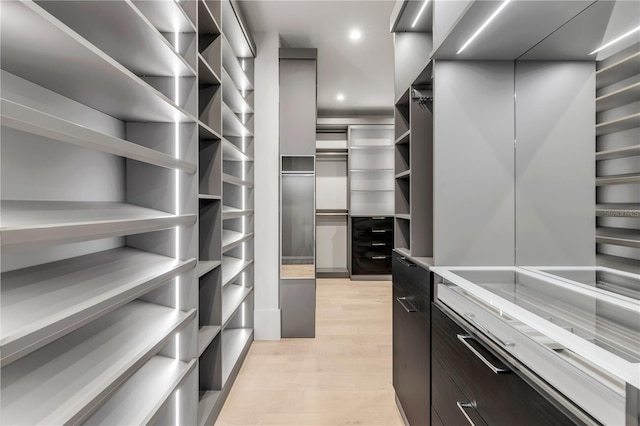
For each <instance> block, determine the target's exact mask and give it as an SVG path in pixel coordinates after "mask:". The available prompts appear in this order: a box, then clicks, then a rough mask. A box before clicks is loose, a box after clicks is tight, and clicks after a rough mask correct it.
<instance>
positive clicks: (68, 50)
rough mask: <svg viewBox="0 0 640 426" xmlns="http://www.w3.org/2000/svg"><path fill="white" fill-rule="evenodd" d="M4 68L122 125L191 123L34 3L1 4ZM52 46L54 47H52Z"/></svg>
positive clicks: (181, 111)
mask: <svg viewBox="0 0 640 426" xmlns="http://www.w3.org/2000/svg"><path fill="white" fill-rule="evenodd" d="M2 14H3V25H2V30H1V34H0V36H1V37H2V38H3V39H4V40H20V42H19V43H4V44H3V46H2V68H3V69H4V70H5V71H8V72H10V73H12V74H16V75H19V76H20V77H22V78H24V79H26V80H29V81H31V82H33V83H35V84H38V85H40V86H43V87H45V88H48V89H51V90H54V91H55V92H57V93H59V94H61V95H63V96H66V97H68V98H71V99H73V100H76V101H78V102H80V103H82V104H85V105H87V106H89V107H91V108H94V109H96V110H98V111H102V112H104V113H105V114H108V115H111V116H113V117H115V118H118V119H121V120H124V121H152V122H175V121H180V122H184V121H195V119H194V118H193V117H192V116H191V115H190V114H189V113H187V112H186V111H185V110H184V109H183V108H181V107H179V106H178V105H176V104H175V103H174V102H173V101H172V100H171V99H169V98H167V97H166V96H165V95H163V94H162V93H160V92H158V91H157V90H155V89H154V88H152V87H151V86H150V85H148V84H147V83H145V82H144V81H142V80H141V79H140V78H139V77H138V76H136V75H135V74H134V73H133V72H131V71H129V70H128V69H127V68H125V67H124V66H122V65H121V64H119V63H118V62H117V61H115V60H114V59H113V58H111V57H109V56H108V55H106V54H105V53H104V52H102V51H101V50H99V49H98V48H96V47H95V46H93V45H92V44H91V43H89V42H88V41H87V40H85V39H84V38H82V37H80V36H79V35H78V34H77V33H75V32H74V31H72V30H71V29H69V28H68V27H67V26H66V25H64V24H62V23H61V22H60V21H58V20H57V19H56V18H54V17H53V16H51V15H50V14H49V13H48V12H46V11H45V10H44V9H42V8H41V7H40V6H38V5H37V4H35V3H33V2H30V1H29V2H3V3H2ZM51 46H55V49H52V48H51Z"/></svg>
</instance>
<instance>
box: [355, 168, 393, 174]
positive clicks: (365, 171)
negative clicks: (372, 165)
mask: <svg viewBox="0 0 640 426" xmlns="http://www.w3.org/2000/svg"><path fill="white" fill-rule="evenodd" d="M351 172H353V173H375V172H395V169H351Z"/></svg>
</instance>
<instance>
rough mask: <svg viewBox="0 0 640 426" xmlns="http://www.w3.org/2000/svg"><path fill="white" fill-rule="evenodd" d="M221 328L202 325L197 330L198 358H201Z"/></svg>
mask: <svg viewBox="0 0 640 426" xmlns="http://www.w3.org/2000/svg"><path fill="white" fill-rule="evenodd" d="M221 329H222V327H220V326H219V325H204V326H202V327H200V329H199V330H198V356H201V355H202V354H203V353H204V351H205V350H206V349H207V348H208V347H209V345H210V344H211V342H213V339H215V338H216V336H217V335H218V334H220V330H221Z"/></svg>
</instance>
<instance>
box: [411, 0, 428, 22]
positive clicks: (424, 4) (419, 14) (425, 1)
mask: <svg viewBox="0 0 640 426" xmlns="http://www.w3.org/2000/svg"><path fill="white" fill-rule="evenodd" d="M427 3H429V0H424V3H422V7H421V8H420V10H419V11H418V14H417V15H416V19H414V20H413V24H411V28H413V27H415V26H416V24H417V23H418V20H419V19H420V17H421V16H422V12H424V9H425V8H426V7H427Z"/></svg>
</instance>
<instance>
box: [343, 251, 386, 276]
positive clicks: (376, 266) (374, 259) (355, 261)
mask: <svg viewBox="0 0 640 426" xmlns="http://www.w3.org/2000/svg"><path fill="white" fill-rule="evenodd" d="M351 263H352V265H351V266H352V269H351V271H352V273H353V274H354V275H388V274H391V256H389V255H376V256H369V257H354V258H352V262H351Z"/></svg>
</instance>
